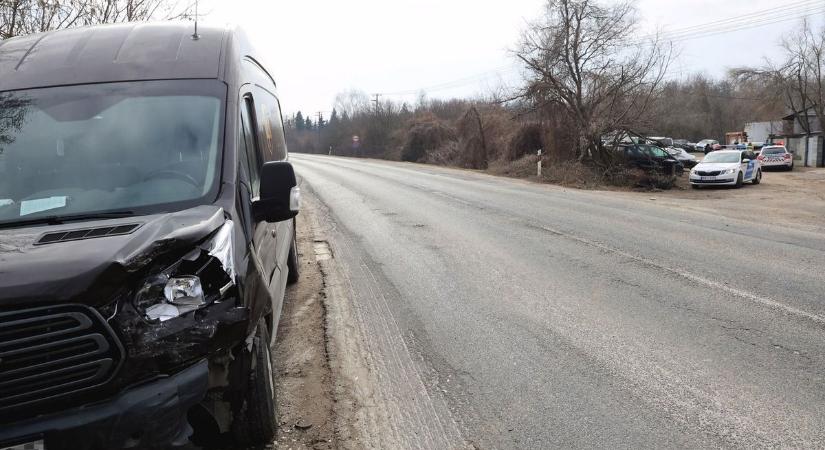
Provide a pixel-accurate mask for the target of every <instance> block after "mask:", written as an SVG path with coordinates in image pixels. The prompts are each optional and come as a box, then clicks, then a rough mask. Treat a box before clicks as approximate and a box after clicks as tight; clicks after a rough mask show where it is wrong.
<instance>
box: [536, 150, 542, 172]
mask: <svg viewBox="0 0 825 450" xmlns="http://www.w3.org/2000/svg"><path fill="white" fill-rule="evenodd" d="M536 154H537V155H538V157H539V160H538V162H537V163H536V176H537V177H539V178H541V149H539V151H538V152H537V153H536Z"/></svg>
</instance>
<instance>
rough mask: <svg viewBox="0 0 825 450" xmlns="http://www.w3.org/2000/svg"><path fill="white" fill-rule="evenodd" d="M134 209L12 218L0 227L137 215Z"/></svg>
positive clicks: (52, 223)
mask: <svg viewBox="0 0 825 450" xmlns="http://www.w3.org/2000/svg"><path fill="white" fill-rule="evenodd" d="M135 215H137V214H135V212H134V211H109V212H100V213H89V214H69V215H65V216H56V215H53V216H44V217H37V218H34V219H25V220H11V221H7V222H0V228H11V227H22V226H28V225H62V224H64V223H67V222H73V221H78V220H95V219H120V218H123V217H132V216H135Z"/></svg>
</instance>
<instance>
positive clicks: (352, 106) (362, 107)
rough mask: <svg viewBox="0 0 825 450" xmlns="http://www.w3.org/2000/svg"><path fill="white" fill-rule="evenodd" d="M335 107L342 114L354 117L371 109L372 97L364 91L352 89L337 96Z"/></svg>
mask: <svg viewBox="0 0 825 450" xmlns="http://www.w3.org/2000/svg"><path fill="white" fill-rule="evenodd" d="M334 107H335V110H336V111H338V112H339V113H341V115H342V116H344V117H349V118H352V117H355V115H356V114H358V113H362V112H364V111H368V110H369V108H370V97H369V96H368V95H367V93H366V92H364V91H360V90H358V89H350V90H348V91H344V92H340V93H338V94H337V95H336V96H335V105H334Z"/></svg>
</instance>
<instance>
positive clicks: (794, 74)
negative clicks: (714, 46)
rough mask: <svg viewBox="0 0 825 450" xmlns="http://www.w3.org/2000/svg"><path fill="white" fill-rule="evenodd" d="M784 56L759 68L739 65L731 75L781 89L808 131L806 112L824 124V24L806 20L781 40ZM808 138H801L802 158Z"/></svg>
mask: <svg viewBox="0 0 825 450" xmlns="http://www.w3.org/2000/svg"><path fill="white" fill-rule="evenodd" d="M782 49H783V51H784V58H783V59H782V60H781V61H780V62H778V63H777V62H773V61H768V62H767V63H766V65H765V67H762V68H739V69H735V70H733V71H732V75H733V76H734V77H736V78H737V79H738V80H740V81H750V80H758V81H761V82H763V83H766V84H768V85H770V86H771V87H772V88H773V89H775V90H776V91H777V92H781V93H782V95H783V97H784V100H785V106H787V107H788V109H790V110H791V111H792V112H793V113H795V114H796V116H797V123H798V124H799V126H800V127H801V128H802V130H803V131H804V132H805V134H808V135H809V134H810V133H811V132H812V131H813V129H814V126H813V125H814V122H813V121H811V116H810V115H809V113H810V112H811V111H813V112H814V117H815V118H816V121H818V122H819V124H820V126H825V25H823V26H822V27H821V28H820V29H819V30H815V29H814V28H813V26H812V25H811V23H810V22H809V21H808V20H803V21H802V23H801V26H800V28H799V29H798V30H797V32H796V33H794V34H792V35H791V36H790V37H788V38H785V39H783V40H782ZM807 148H808V142H807V139H806V141H805V149H806V151H805V153H806V154H805V158H807Z"/></svg>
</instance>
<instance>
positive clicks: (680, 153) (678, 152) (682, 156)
mask: <svg viewBox="0 0 825 450" xmlns="http://www.w3.org/2000/svg"><path fill="white" fill-rule="evenodd" d="M664 151H666V152H667V153H668V154H669V155H670V156H672V157H674V158H676V159H677V160H678V161H679V162H680V163H682V165H683V166H685V167H687V168H688V169H690V168H692V167H693V166H695V165H696V164H697V162H698V161H696V157H695V156H693V155H691V154H690V153H688V152H686V151H685V150H683V149H681V148H677V147H665V148H664Z"/></svg>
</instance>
